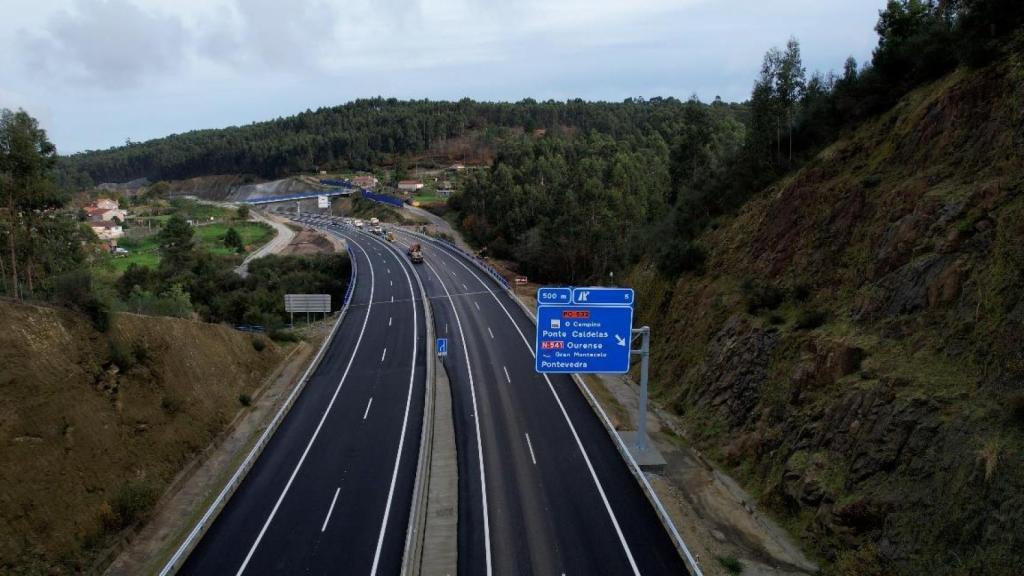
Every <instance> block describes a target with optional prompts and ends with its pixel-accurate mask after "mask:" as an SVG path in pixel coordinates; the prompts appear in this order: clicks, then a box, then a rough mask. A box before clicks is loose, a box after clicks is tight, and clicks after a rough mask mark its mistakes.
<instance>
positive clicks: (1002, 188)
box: [630, 57, 1024, 575]
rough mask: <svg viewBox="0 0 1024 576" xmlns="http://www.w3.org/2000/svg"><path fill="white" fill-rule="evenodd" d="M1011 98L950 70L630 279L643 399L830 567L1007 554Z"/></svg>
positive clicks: (1012, 372)
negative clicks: (669, 263) (688, 270)
mask: <svg viewBox="0 0 1024 576" xmlns="http://www.w3.org/2000/svg"><path fill="white" fill-rule="evenodd" d="M1022 102H1024V66H1022V59H1021V58H1020V57H1012V58H1009V59H1007V60H1006V61H1004V62H1001V63H998V64H996V65H992V66H990V67H987V68H985V69H982V70H979V71H973V72H968V71H965V70H960V71H957V72H955V73H953V74H952V75H950V76H948V77H946V78H944V79H942V80H940V81H937V82H935V83H932V84H929V85H926V86H924V87H922V88H919V89H917V90H915V91H914V92H912V93H911V94H909V95H908V96H907V97H905V98H903V99H902V100H901V101H900V102H899V103H898V104H897V105H896V106H895V107H894V108H893V109H892V110H891V111H890V112H888V113H886V114H883V115H881V116H879V117H877V118H875V119H872V120H870V121H868V122H866V123H865V124H864V125H863V126H861V127H860V128H859V129H858V130H856V131H855V132H853V133H852V134H850V135H849V136H847V137H844V138H842V139H840V140H839V141H838V142H836V143H835V144H833V145H832V146H829V147H828V148H826V149H825V150H824V151H822V152H821V153H820V154H819V155H818V156H817V157H816V158H815V159H814V160H812V161H811V162H809V163H808V164H807V165H806V166H805V167H804V168H803V169H801V170H800V171H798V172H797V173H795V174H793V175H792V176H790V177H788V178H786V179H784V180H782V181H780V182H779V183H778V184H776V185H775V186H772V187H770V188H768V189H767V190H765V191H764V192H763V193H761V194H758V195H756V196H755V197H754V198H752V199H751V200H750V201H749V202H748V203H747V204H746V205H745V206H744V208H743V209H742V210H741V211H740V213H739V214H738V215H736V216H734V217H730V218H728V219H724V220H722V221H720V222H719V223H718V224H717V225H716V226H715V227H714V229H712V230H709V231H708V232H706V233H705V234H703V235H702V236H701V238H700V242H701V243H702V244H703V245H705V246H707V247H708V253H709V255H710V256H709V261H708V263H707V267H706V270H707V272H706V273H705V274H702V275H696V274H685V275H683V276H682V277H680V278H679V279H678V280H666V279H665V278H664V277H662V276H661V275H659V274H658V273H657V272H656V271H655V269H654V268H653V267H652V266H649V265H646V264H641V265H639V266H637V267H636V268H635V269H634V270H633V272H632V274H631V277H630V284H631V285H633V286H635V287H636V288H637V290H638V292H639V297H638V301H639V303H640V308H639V318H640V320H641V321H642V322H645V323H648V324H650V325H651V327H652V335H653V345H652V346H653V348H652V349H653V362H652V366H653V367H654V368H653V381H654V383H655V384H654V386H655V388H656V389H657V396H658V397H659V398H660V400H661V401H663V402H665V403H667V404H669V405H670V406H672V407H674V409H675V410H676V411H677V412H679V413H681V414H683V415H685V418H686V421H687V422H688V424H689V433H690V435H691V439H692V440H693V441H695V442H696V443H697V444H699V445H700V446H701V447H703V448H704V449H706V450H707V451H708V452H709V453H710V454H712V455H713V456H714V457H715V458H716V459H717V460H718V461H719V462H721V463H723V464H725V465H726V466H727V467H728V468H730V469H731V470H732V471H733V472H734V473H735V474H736V475H737V477H739V478H740V479H742V480H743V481H744V482H745V484H746V485H747V486H748V487H749V488H751V489H752V490H753V491H754V492H755V493H756V494H757V495H758V497H759V499H760V501H761V502H762V503H763V504H764V505H766V506H767V507H769V508H770V509H771V510H773V511H774V512H775V513H777V514H778V515H779V516H781V517H782V518H783V519H785V521H786V522H787V523H788V525H789V526H790V527H791V528H792V530H793V532H794V533H795V534H796V535H797V536H799V537H801V538H802V539H804V540H805V541H807V542H809V543H810V544H811V547H812V549H813V550H815V551H816V552H817V553H818V554H819V555H820V557H821V558H822V559H824V560H825V561H826V563H827V564H828V565H830V566H831V568H830V572H832V573H838V574H851V575H852V574H965V575H966V574H1019V573H1020V572H1019V569H1020V567H1021V566H1022V565H1024V555H1022V550H1024V467H1022V466H1021V465H1020V463H1021V462H1022V461H1024V346H1022V343H1024V129H1022V126H1024V106H1022V105H1021V104H1022Z"/></svg>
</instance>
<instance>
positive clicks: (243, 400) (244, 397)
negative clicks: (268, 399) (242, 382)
mask: <svg viewBox="0 0 1024 576" xmlns="http://www.w3.org/2000/svg"><path fill="white" fill-rule="evenodd" d="M238 403H239V404H241V405H242V406H252V396H249V395H248V394H245V393H242V394H239V395H238Z"/></svg>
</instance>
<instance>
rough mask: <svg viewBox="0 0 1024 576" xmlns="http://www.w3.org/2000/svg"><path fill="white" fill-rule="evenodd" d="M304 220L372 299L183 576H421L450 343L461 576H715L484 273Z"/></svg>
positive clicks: (444, 250)
mask: <svg viewBox="0 0 1024 576" xmlns="http://www.w3.org/2000/svg"><path fill="white" fill-rule="evenodd" d="M298 218H299V221H300V222H302V223H303V224H306V225H311V226H315V227H317V228H320V229H321V230H323V231H325V232H326V233H329V234H333V235H335V236H337V237H338V238H340V239H342V240H343V241H345V243H346V244H347V245H348V247H349V253H350V258H351V259H352V262H353V281H354V282H355V288H354V290H353V292H352V296H351V298H350V301H349V303H348V304H347V305H346V308H345V310H344V312H343V313H342V315H341V318H340V320H339V321H338V324H337V326H336V328H335V331H334V332H332V337H331V338H330V340H329V341H328V342H327V343H326V344H325V349H324V350H323V356H322V360H321V361H320V363H319V364H318V365H317V367H316V368H315V369H314V370H313V372H312V373H311V375H310V376H309V378H308V380H307V381H306V384H305V387H304V389H303V390H302V391H301V393H300V394H299V395H298V397H297V398H296V400H295V402H294V404H293V405H292V407H291V409H290V410H289V411H288V412H287V414H286V415H284V416H283V418H282V420H281V423H280V426H279V427H278V428H277V430H276V431H275V432H274V433H273V435H272V436H271V437H270V438H269V440H268V441H267V443H266V445H265V448H264V449H263V451H262V453H260V454H259V456H258V458H255V462H254V463H253V464H252V467H251V469H250V470H249V471H248V473H247V474H246V475H245V477H244V479H242V480H241V481H240V483H239V485H238V488H237V490H236V491H235V492H234V494H233V495H231V497H230V498H229V499H227V501H226V503H224V504H223V509H222V510H220V512H219V514H216V515H215V516H216V517H215V519H211V521H210V522H209V525H208V527H204V528H208V529H205V532H203V531H200V530H196V531H194V532H193V535H192V539H193V540H194V541H192V542H186V543H185V544H184V545H183V546H182V548H181V549H180V550H179V554H178V556H177V563H173V562H172V564H173V565H171V564H169V565H168V571H173V570H174V569H178V568H179V567H180V571H179V573H182V574H204V575H205V574H218V575H219V574H243V573H244V574H370V575H376V574H399V573H403V571H405V572H408V573H417V572H416V571H415V570H412V571H410V570H409V567H408V566H403V559H404V558H405V556H406V553H407V548H408V547H407V536H408V532H409V526H410V522H409V520H410V516H411V514H412V513H413V504H414V502H413V500H414V498H413V494H414V491H415V485H416V483H417V468H418V462H419V458H418V456H419V452H420V441H421V431H422V430H423V419H424V399H425V395H426V392H427V391H428V390H430V389H431V382H429V374H428V372H430V370H428V363H433V362H434V359H433V356H432V355H433V342H432V341H429V340H428V339H429V336H428V334H433V335H434V336H436V337H444V338H448V342H449V344H448V347H449V352H448V356H447V357H446V359H445V364H444V370H445V372H446V373H447V376H448V379H449V382H450V386H451V395H452V398H451V401H452V402H451V406H452V413H451V414H450V415H449V414H438V415H437V417H449V418H451V419H452V420H453V423H454V429H455V438H456V448H457V450H456V454H457V456H456V457H457V463H458V518H457V526H458V528H457V540H458V542H457V546H458V548H457V549H458V573H459V574H462V575H487V576H490V575H492V574H500V575H527V574H537V575H548V574H554V575H560V574H564V575H577V574H580V575H596V574H601V575H605V574H608V575H615V574H624V575H630V574H632V575H638V574H699V568H697V567H696V566H695V564H694V562H693V559H692V558H691V557H690V555H689V553H688V551H686V549H685V545H683V543H682V541H681V540H680V539H679V537H678V534H677V533H676V532H675V530H674V529H673V528H671V526H670V525H669V528H670V530H666V524H665V523H664V522H663V519H664V517H663V516H659V511H658V510H657V509H656V505H654V504H652V501H651V500H650V499H649V496H648V494H645V491H644V488H645V486H644V483H645V482H646V480H645V479H644V478H643V476H642V475H641V474H640V473H639V471H638V470H637V469H636V468H635V463H632V462H628V461H627V460H626V459H624V458H623V455H622V453H621V452H620V448H621V447H620V446H617V445H616V442H618V440H617V439H616V438H613V436H612V435H611V434H610V433H609V425H608V423H607V421H606V419H605V416H604V415H603V414H600V413H598V412H595V408H594V407H592V405H591V403H590V402H588V398H587V397H586V396H585V394H589V391H587V390H586V389H585V388H581V387H579V386H577V383H576V382H575V381H574V380H573V378H572V377H570V376H568V375H544V374H538V373H536V372H535V371H534V350H533V344H532V341H533V334H534V330H535V327H534V324H533V320H532V319H531V317H530V315H529V314H528V312H527V311H526V310H525V309H523V308H522V307H521V306H520V305H519V303H518V302H517V301H516V300H515V299H514V298H513V297H512V295H511V294H510V293H509V292H508V291H507V290H506V289H505V287H504V286H502V285H501V284H500V283H499V282H498V281H497V280H496V279H495V278H492V277H491V276H489V275H488V274H487V273H485V272H484V270H483V269H482V268H480V267H478V266H477V264H476V263H475V262H474V260H473V258H472V257H471V256H469V255H467V254H465V253H463V252H461V251H459V250H458V249H456V248H455V247H453V246H450V245H448V244H446V243H443V242H439V241H434V240H432V239H430V238H428V237H425V236H421V235H418V234H415V233H414V232H410V231H407V230H402V229H400V228H394V230H395V231H396V232H397V238H396V240H395V242H393V243H392V242H387V241H385V240H384V239H382V238H380V237H378V236H375V235H372V234H369V233H366V232H362V231H360V230H357V229H355V228H353V227H351V226H348V225H346V224H345V223H344V222H343V221H342V220H341V219H336V218H323V217H318V216H315V215H310V216H300V217H298ZM414 242H415V243H419V244H421V245H422V250H423V254H424V262H423V263H422V264H416V265H413V264H412V263H410V262H409V259H408V258H407V257H406V256H405V250H406V249H407V248H408V246H409V245H410V244H411V243H414ZM428 322H429V323H430V324H431V325H430V326H429V327H428V326H427V324H428ZM590 400H592V398H591V399H590ZM602 419H605V421H604V422H602ZM647 488H648V489H649V485H648V486H647ZM212 516H213V515H211V518H212ZM189 551H190V553H189ZM403 568H404V569H405V570H403Z"/></svg>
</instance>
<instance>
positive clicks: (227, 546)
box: [180, 232, 428, 575]
mask: <svg viewBox="0 0 1024 576" xmlns="http://www.w3.org/2000/svg"><path fill="white" fill-rule="evenodd" d="M337 233H338V234H339V235H341V236H343V237H347V238H348V240H349V244H350V247H351V249H350V255H351V257H352V258H353V260H354V261H355V264H356V266H357V270H358V274H359V281H358V282H357V284H356V290H355V293H354V294H353V296H352V298H353V300H352V303H351V305H350V309H349V313H348V315H347V316H346V317H345V319H344V320H343V323H342V325H341V326H340V327H339V328H338V331H337V333H336V334H335V336H334V338H333V339H332V341H331V342H330V343H329V344H328V348H327V350H326V351H325V354H324V358H323V361H322V362H321V364H320V366H319V367H318V368H317V370H316V371H314V373H313V374H312V375H311V376H310V379H309V381H308V383H307V385H306V388H305V389H304V390H303V392H302V394H301V395H300V396H299V397H298V399H297V400H296V402H295V404H294V406H293V407H292V409H291V411H290V412H289V414H288V415H287V416H286V417H285V419H284V421H283V422H282V424H281V426H280V427H279V428H278V430H277V432H276V433H275V434H274V436H273V437H272V438H271V439H270V441H269V443H268V445H267V447H266V449H265V450H264V451H263V453H262V454H261V455H260V457H259V459H258V460H257V462H256V463H255V465H254V466H253V468H252V470H251V471H250V472H249V474H248V475H247V476H246V478H245V480H244V481H243V482H242V484H241V485H240V486H239V489H238V490H237V491H236V492H235V494H234V495H233V496H232V498H231V499H230V501H229V502H228V503H227V505H226V506H225V508H224V509H223V511H222V512H221V513H220V515H219V516H218V518H217V519H216V521H215V522H214V523H213V525H212V526H211V527H210V529H209V531H208V532H207V533H206V535H205V536H204V537H203V539H202V540H201V541H200V542H199V544H198V545H197V546H196V548H195V549H194V550H193V552H192V553H191V555H190V556H189V558H188V559H187V561H186V562H185V564H184V566H183V567H182V569H181V571H180V573H181V574H211V575H213V574H216V575H221V574H243V573H244V574H285V573H287V574H295V573H302V574H336V573H338V571H339V569H341V568H342V567H343V569H344V572H345V573H353V574H397V573H398V572H399V570H400V567H401V562H402V551H403V547H404V544H405V531H406V526H407V524H408V514H409V507H410V503H411V497H412V488H413V483H414V478H415V474H416V463H417V454H418V451H419V441H420V430H421V428H422V417H423V413H422V409H423V397H424V390H425V387H424V385H425V347H426V346H427V344H428V343H426V342H425V337H426V336H425V333H426V332H425V325H424V322H425V320H424V318H425V316H424V310H423V309H422V304H421V298H420V294H419V289H418V286H417V284H416V282H415V279H414V278H413V276H412V275H413V274H414V272H413V270H412V267H411V265H410V264H409V263H408V262H406V261H405V260H404V259H403V258H400V257H398V256H397V255H395V254H394V253H392V252H391V251H388V250H386V249H383V248H382V247H381V246H379V245H377V244H375V243H374V242H373V241H371V240H370V239H368V238H366V237H365V236H361V235H359V234H357V233H350V232H337ZM399 447H401V448H399Z"/></svg>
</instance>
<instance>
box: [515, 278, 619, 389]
mask: <svg viewBox="0 0 1024 576" xmlns="http://www.w3.org/2000/svg"><path fill="white" fill-rule="evenodd" d="M543 290H545V289H544V288H541V290H539V291H538V302H541V305H540V306H538V307H537V338H536V350H537V360H536V364H535V369H536V370H537V372H541V373H572V372H578V373H584V374H623V373H626V372H628V371H629V349H630V340H631V337H632V330H633V307H632V304H633V291H632V290H627V289H618V291H617V292H613V291H612V290H609V289H600V290H598V289H580V288H576V289H573V290H576V291H588V290H589V291H591V292H590V294H588V295H586V296H583V299H582V301H583V302H590V298H594V301H595V302H596V303H595V304H555V305H545V304H544V303H543V300H541V299H540V294H541V291H543ZM573 290H570V292H573ZM598 293H600V294H601V295H600V296H597V294H598ZM627 293H628V298H627V297H626V296H624V294H627ZM573 294H574V295H575V292H573ZM611 302H623V303H624V305H621V304H620V305H617V306H616V305H612V304H611Z"/></svg>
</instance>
